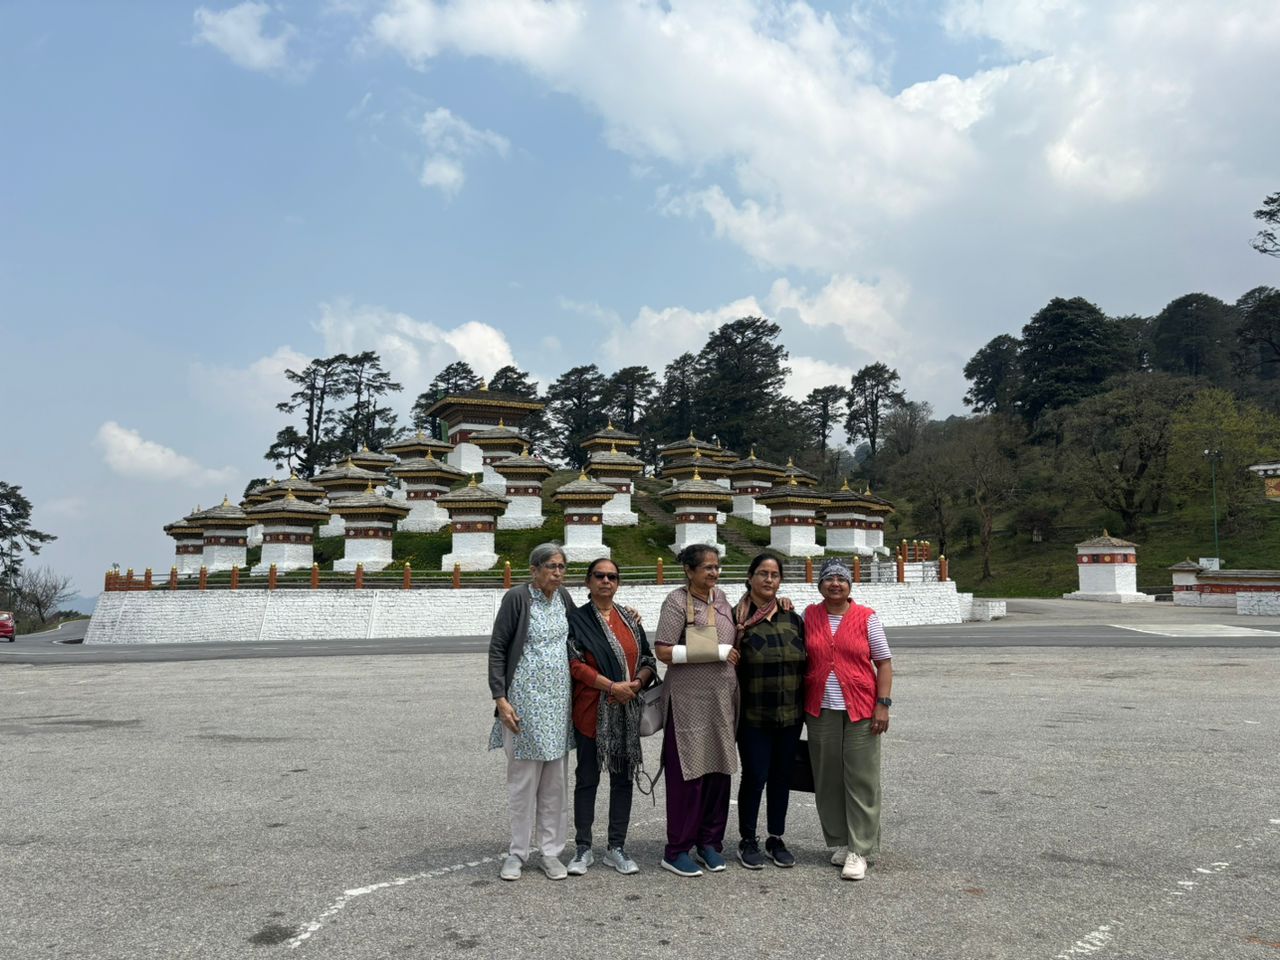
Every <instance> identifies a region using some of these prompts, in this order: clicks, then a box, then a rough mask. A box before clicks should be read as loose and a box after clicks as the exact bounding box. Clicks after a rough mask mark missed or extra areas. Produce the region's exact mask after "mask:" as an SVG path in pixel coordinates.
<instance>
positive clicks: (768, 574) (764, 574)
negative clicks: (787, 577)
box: [752, 570, 782, 580]
mask: <svg viewBox="0 0 1280 960" xmlns="http://www.w3.org/2000/svg"><path fill="white" fill-rule="evenodd" d="M752 576H753V577H759V578H760V579H761V580H781V579H782V574H780V573H774V572H773V571H772V570H757V571H756V572H755V573H753V574H752Z"/></svg>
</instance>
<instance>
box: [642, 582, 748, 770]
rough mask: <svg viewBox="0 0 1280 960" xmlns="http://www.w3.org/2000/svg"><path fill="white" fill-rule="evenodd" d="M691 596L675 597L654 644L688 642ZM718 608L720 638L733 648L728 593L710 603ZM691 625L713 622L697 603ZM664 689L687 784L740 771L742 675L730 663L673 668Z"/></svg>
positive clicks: (674, 594)
mask: <svg viewBox="0 0 1280 960" xmlns="http://www.w3.org/2000/svg"><path fill="white" fill-rule="evenodd" d="M687 597H688V591H687V590H686V589H685V588H684V587H680V588H678V589H676V590H673V591H671V593H670V594H668V595H667V599H666V600H664V601H663V603H662V612H661V613H660V614H659V616H658V631H657V637H656V641H657V642H658V643H660V644H669V645H674V644H680V643H683V642H684V625H685V614H686V599H687ZM711 600H712V602H713V603H714V604H715V607H716V633H717V634H718V636H719V639H720V642H721V643H730V644H731V643H733V641H734V638H735V636H736V635H737V631H736V630H735V629H734V626H733V611H732V609H731V608H730V607H729V601H728V598H726V597H725V595H724V592H723V591H721V590H716V591H715V592H714V593H713V594H712V597H711ZM693 614H694V616H693V619H694V623H695V624H696V625H698V626H706V625H707V624H709V623H710V622H711V607H710V606H709V605H707V604H705V603H703V602H702V601H701V600H699V599H698V598H697V597H694V598H693ZM662 689H663V691H664V695H665V697H666V700H667V702H668V703H669V704H670V705H671V715H670V716H671V719H670V723H671V724H672V725H673V726H674V727H675V734H676V746H677V747H678V748H679V750H680V768H681V769H680V772H681V775H682V776H683V777H684V779H685V780H694V779H697V778H698V777H701V776H705V775H706V774H708V773H724V774H729V775H732V774H734V773H736V772H737V771H738V749H737V742H736V737H735V731H736V730H737V727H738V672H737V669H736V668H735V667H734V666H733V665H732V664H729V663H672V664H668V665H667V673H666V677H665V679H664V682H663V685H662Z"/></svg>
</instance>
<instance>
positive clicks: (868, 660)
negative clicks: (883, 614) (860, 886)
mask: <svg viewBox="0 0 1280 960" xmlns="http://www.w3.org/2000/svg"><path fill="white" fill-rule="evenodd" d="M852 587H853V576H852V574H850V572H849V568H848V567H847V566H845V565H844V563H842V562H841V561H840V560H835V559H832V560H828V561H826V562H825V563H824V564H823V565H822V569H821V572H820V573H819V575H818V592H819V593H821V594H822V601H823V602H822V603H815V604H812V605H811V606H810V607H809V608H808V609H807V610H805V612H804V632H805V644H806V646H807V648H808V654H809V665H808V669H807V670H806V672H805V684H804V689H805V714H806V717H805V721H806V725H807V727H808V731H809V759H810V760H811V761H812V763H813V782H814V800H815V801H816V803H817V807H818V820H819V821H820V822H821V823H822V833H823V836H824V837H825V838H826V841H827V846H829V847H834V848H835V853H834V854H833V855H832V857H831V862H832V863H834V864H835V865H836V866H838V867H841V868H842V869H841V871H840V876H841V877H843V878H844V879H846V880H861V879H862V878H863V877H865V876H866V875H867V860H866V858H867V856H868V855H869V854H875V853H877V852H878V851H879V849H880V734H882V733H884V732H885V731H886V730H888V729H889V707H890V705H891V704H892V702H893V701H892V700H891V699H890V694H891V692H892V689H893V660H892V656H891V654H890V652H889V643H888V641H887V640H886V639H885V635H884V627H883V626H881V624H880V618H879V617H877V616H876V613H875V611H874V610H872V609H871V608H869V607H860V606H858V605H857V604H856V603H853V602H852V601H851V600H850V599H849V592H850V590H851V589H852Z"/></svg>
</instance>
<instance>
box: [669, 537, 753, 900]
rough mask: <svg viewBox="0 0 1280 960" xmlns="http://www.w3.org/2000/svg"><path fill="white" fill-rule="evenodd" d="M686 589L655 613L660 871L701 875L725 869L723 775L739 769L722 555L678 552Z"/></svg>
mask: <svg viewBox="0 0 1280 960" xmlns="http://www.w3.org/2000/svg"><path fill="white" fill-rule="evenodd" d="M680 564H681V566H683V568H684V575H685V580H686V583H685V586H683V587H679V588H677V589H675V590H673V591H672V592H671V593H670V594H668V595H667V598H666V600H664V601H663V603H662V612H661V613H660V614H659V615H658V632H657V637H656V652H657V655H658V659H659V660H661V661H662V662H663V663H666V664H669V666H668V668H667V675H666V679H665V681H664V683H663V685H662V689H663V695H664V700H665V704H664V710H665V711H666V715H667V722H666V725H665V727H664V728H663V737H662V763H663V770H664V772H665V783H666V790H667V847H666V850H665V852H664V854H663V858H662V868H663V869H664V870H668V871H670V872H671V873H674V874H676V875H677V876H681V877H700V876H702V870H701V869H699V867H698V863H696V862H694V859H693V857H691V856H689V851H690V849H693V850H695V851H696V854H695V855H696V856H697V858H698V862H700V863H701V864H702V865H703V866H704V867H706V868H707V869H708V870H710V871H712V872H713V873H715V872H718V871H720V870H723V869H724V868H725V863H724V857H723V856H722V855H721V851H722V850H723V849H724V831H725V826H726V824H727V823H728V820H729V778H730V777H731V776H733V774H734V773H735V772H736V771H737V769H738V751H737V746H736V743H735V738H734V729H735V727H736V726H737V719H738V676H737V672H736V669H735V667H736V664H737V662H738V650H737V648H736V647H735V646H734V640H735V635H736V632H737V631H736V628H735V627H734V621H733V611H732V610H731V609H730V607H729V601H728V598H726V597H725V595H724V591H722V590H720V589H719V588H718V587H717V586H716V584H717V583H718V582H719V580H720V554H719V553H718V552H717V551H716V548H715V547H713V546H710V545H708V544H705V543H695V544H691V545H689V546H687V547H685V548H684V549H683V550H681V551H680Z"/></svg>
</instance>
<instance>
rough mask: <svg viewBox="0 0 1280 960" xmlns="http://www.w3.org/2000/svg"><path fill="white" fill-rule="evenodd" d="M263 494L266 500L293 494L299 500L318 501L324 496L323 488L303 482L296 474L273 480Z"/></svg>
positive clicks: (306, 481)
mask: <svg viewBox="0 0 1280 960" xmlns="http://www.w3.org/2000/svg"><path fill="white" fill-rule="evenodd" d="M264 493H265V494H266V495H267V497H268V499H272V500H274V499H276V498H278V497H284V496H288V495H289V494H293V495H294V496H295V497H297V498H298V499H299V500H318V499H319V498H321V497H323V496H324V487H322V486H319V485H318V484H314V483H312V482H311V481H310V480H303V479H302V478H301V477H300V476H298V475H297V474H296V473H290V474H289V476H287V477H286V478H285V479H283V480H279V481H276V480H273V481H271V483H270V484H269V485H268V486H266V487H265V489H264Z"/></svg>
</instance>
